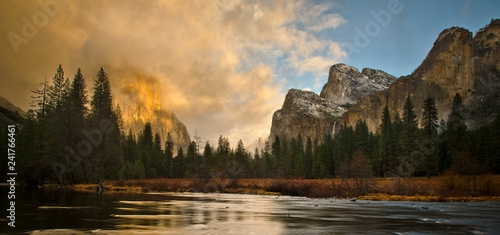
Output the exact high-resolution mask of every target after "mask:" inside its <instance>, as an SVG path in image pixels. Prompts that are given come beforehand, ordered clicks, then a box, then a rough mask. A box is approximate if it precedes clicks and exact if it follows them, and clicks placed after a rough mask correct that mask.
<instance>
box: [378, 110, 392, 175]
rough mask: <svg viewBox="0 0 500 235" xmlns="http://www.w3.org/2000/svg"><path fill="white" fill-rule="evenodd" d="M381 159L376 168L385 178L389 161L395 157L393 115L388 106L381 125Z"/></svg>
mask: <svg viewBox="0 0 500 235" xmlns="http://www.w3.org/2000/svg"><path fill="white" fill-rule="evenodd" d="M379 141H380V143H379V158H378V159H377V160H376V161H375V164H374V167H376V169H377V173H378V174H377V175H379V176H381V177H384V176H385V173H386V171H387V170H388V163H389V159H390V158H391V157H392V156H393V154H394V152H393V144H392V142H393V141H394V136H393V130H392V121H391V114H390V113H389V107H388V106H387V105H386V106H385V108H384V111H383V113H382V123H381V124H380V139H379Z"/></svg>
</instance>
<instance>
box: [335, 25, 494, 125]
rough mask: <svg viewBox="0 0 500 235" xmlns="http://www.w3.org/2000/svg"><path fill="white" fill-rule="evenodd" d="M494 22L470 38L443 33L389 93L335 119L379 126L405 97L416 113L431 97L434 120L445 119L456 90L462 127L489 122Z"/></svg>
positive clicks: (364, 101)
mask: <svg viewBox="0 0 500 235" xmlns="http://www.w3.org/2000/svg"><path fill="white" fill-rule="evenodd" d="M499 50H500V20H494V21H492V22H491V23H490V24H489V25H488V26H486V27H484V28H482V29H481V30H479V31H478V33H477V34H476V35H475V36H473V35H472V33H471V32H469V31H468V30H466V29H463V28H457V27H453V28H450V29H446V30H444V31H443V32H442V33H441V34H440V35H439V37H438V38H437V39H436V41H435V42H434V46H433V47H432V49H431V50H430V52H429V54H428V55H427V57H426V58H425V60H424V61H423V62H422V64H421V65H420V66H419V67H418V68H417V69H416V70H415V71H414V72H413V73H412V74H411V75H409V76H405V77H401V78H399V79H398V80H397V81H396V82H395V83H393V84H392V85H391V86H390V87H389V89H387V90H385V91H382V92H379V93H377V94H374V95H371V96H367V97H366V98H364V99H362V100H361V101H360V102H358V103H357V104H356V105H354V106H353V107H351V108H350V109H349V111H348V112H347V113H346V114H345V115H344V116H343V117H342V118H341V119H340V120H339V122H338V123H337V124H336V127H335V129H338V127H339V125H340V124H343V123H346V124H348V125H352V126H354V125H355V123H356V121H357V120H358V119H360V118H361V119H363V120H365V121H366V122H367V124H368V127H369V129H370V130H371V131H376V129H377V127H378V126H379V125H380V120H381V118H380V117H381V114H382V110H383V108H384V107H385V105H386V104H387V106H388V107H389V110H390V112H391V113H392V114H393V115H394V114H395V113H396V112H398V113H400V114H401V113H402V108H403V104H404V101H405V98H406V96H408V95H409V96H410V97H411V99H412V101H413V104H414V107H415V110H416V112H417V115H419V114H420V111H421V108H420V107H422V106H423V101H424V100H425V98H426V97H427V96H429V95H430V96H433V97H434V98H435V99H436V106H437V109H438V112H439V115H438V116H439V118H440V119H441V118H444V119H445V120H446V118H447V116H448V114H449V112H450V110H451V104H452V100H453V97H454V96H455V94H456V93H457V92H459V93H460V94H461V95H462V97H463V99H464V104H465V114H464V117H465V118H466V124H467V125H468V126H469V128H476V127H478V126H480V125H481V124H483V123H486V122H487V121H489V120H491V119H493V118H494V116H495V115H496V114H497V113H498V111H499V110H498V108H499V104H500V95H499V94H500V54H499Z"/></svg>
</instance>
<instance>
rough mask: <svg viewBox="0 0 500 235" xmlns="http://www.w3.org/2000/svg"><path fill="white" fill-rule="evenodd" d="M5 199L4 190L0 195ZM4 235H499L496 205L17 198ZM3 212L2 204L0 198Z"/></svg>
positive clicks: (60, 195) (499, 206) (36, 194)
mask: <svg viewBox="0 0 500 235" xmlns="http://www.w3.org/2000/svg"><path fill="white" fill-rule="evenodd" d="M0 189H1V190H0V191H1V193H2V195H6V194H7V188H6V187H5V186H2V187H0ZM16 193H17V195H16V197H17V198H16V228H15V229H11V228H10V227H8V226H7V222H8V221H7V219H6V216H7V213H6V212H5V211H6V210H5V209H4V210H3V211H4V216H2V217H1V218H2V219H0V222H1V223H2V226H1V227H2V228H4V229H2V230H3V231H4V232H6V233H7V234H13V233H33V234H127V233H130V234H131V233H134V234H258V235H262V234H500V203H499V202H465V203H464V202H447V203H444V202H432V203H421V202H376V201H356V202H352V201H349V200H345V199H343V200H340V199H311V198H303V197H289V196H258V195H240V194H215V193H214V194H201V193H144V194H139V193H113V192H105V193H103V194H98V193H94V192H74V191H68V190H44V189H37V190H27V189H23V190H17V192H16ZM1 198H2V206H3V208H5V207H6V206H7V204H8V201H6V197H4V196H2V197H1Z"/></svg>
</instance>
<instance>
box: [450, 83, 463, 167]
mask: <svg viewBox="0 0 500 235" xmlns="http://www.w3.org/2000/svg"><path fill="white" fill-rule="evenodd" d="M462 112H463V105H462V96H461V95H460V94H459V93H458V92H457V94H456V95H455V97H454V98H453V105H452V109H451V113H450V115H449V116H448V123H447V127H446V133H447V144H448V146H447V150H448V155H449V156H451V160H452V163H453V164H454V165H463V164H462V162H460V161H467V159H465V157H464V155H466V154H467V153H466V151H467V149H466V145H467V143H468V137H467V126H466V125H465V120H464V118H463V116H462ZM465 164H466V163H465Z"/></svg>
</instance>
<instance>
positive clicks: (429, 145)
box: [418, 96, 439, 175]
mask: <svg viewBox="0 0 500 235" xmlns="http://www.w3.org/2000/svg"><path fill="white" fill-rule="evenodd" d="M422 109H423V111H422V124H421V126H422V128H423V138H422V140H421V141H420V143H421V145H420V150H421V152H422V153H421V154H422V156H423V159H422V160H423V161H422V162H421V163H420V164H419V165H420V166H419V167H418V168H419V170H420V171H421V172H422V173H425V174H427V175H434V174H437V171H438V161H439V160H438V156H437V153H436V149H437V134H438V124H437V122H438V117H437V114H438V112H437V108H436V102H435V100H434V98H433V97H430V96H429V97H427V99H425V101H424V106H423V107H422Z"/></svg>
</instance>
